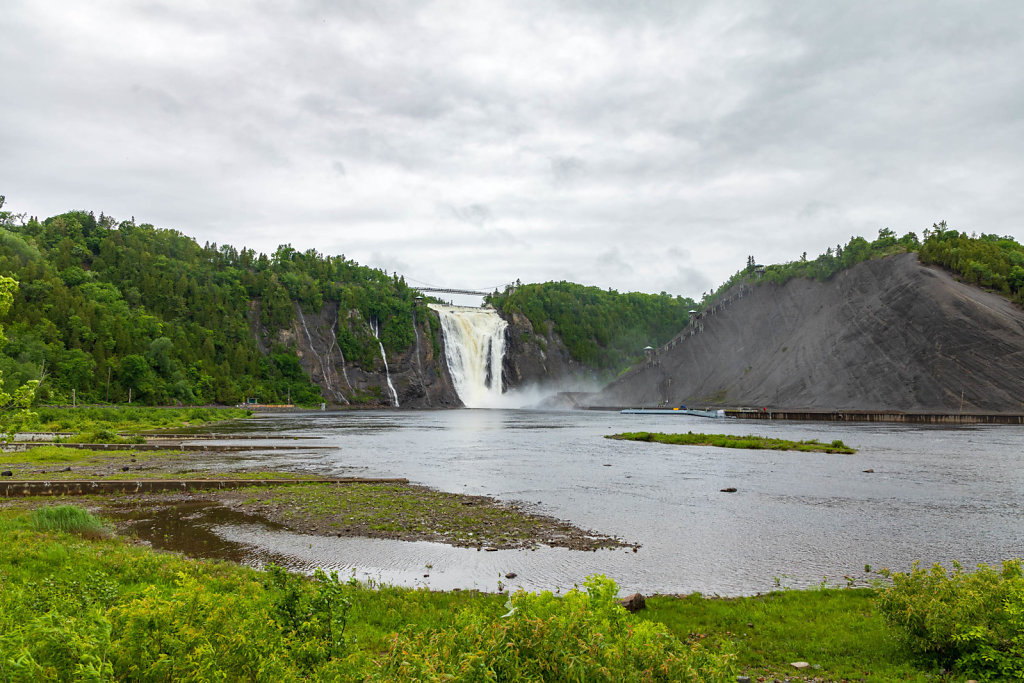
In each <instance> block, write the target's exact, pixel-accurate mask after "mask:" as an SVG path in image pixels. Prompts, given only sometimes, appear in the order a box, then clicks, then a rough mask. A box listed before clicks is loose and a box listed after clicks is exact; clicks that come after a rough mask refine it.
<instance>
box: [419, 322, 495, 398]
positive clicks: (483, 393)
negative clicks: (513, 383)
mask: <svg viewBox="0 0 1024 683" xmlns="http://www.w3.org/2000/svg"><path fill="white" fill-rule="evenodd" d="M429 306H430V308H431V309H433V310H435V311H437V314H438V316H439V317H440V319H441V331H442V333H443V334H444V355H445V358H446V359H447V361H448V371H449V373H450V374H451V376H452V382H453V383H454V384H455V391H456V393H458V395H459V399H461V400H462V403H463V405H465V406H466V407H467V408H491V407H498V406H500V405H501V403H502V401H501V390H502V386H501V363H502V359H503V358H504V357H505V328H506V327H508V323H506V322H505V321H504V320H502V319H501V316H499V315H498V313H497V311H495V310H494V309H490V308H470V307H468V306H442V305H439V304H430V305H429Z"/></svg>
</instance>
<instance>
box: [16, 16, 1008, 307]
mask: <svg viewBox="0 0 1024 683" xmlns="http://www.w3.org/2000/svg"><path fill="white" fill-rule="evenodd" d="M3 4H4V9H3V12H2V13H0V194H5V195H7V199H8V207H7V208H10V209H13V210H15V211H18V212H26V213H28V214H30V215H37V216H39V217H40V218H43V217H46V216H50V215H53V214H56V213H60V212H63V211H66V210H70V209H86V210H92V211H95V212H96V213H97V214H99V212H101V211H102V212H105V213H107V214H108V215H113V216H114V217H116V218H118V219H125V218H129V217H131V216H135V218H136V219H137V220H138V221H140V222H148V223H153V224H154V225H156V226H158V227H164V228H175V229H178V230H180V231H182V232H184V233H186V234H188V235H191V236H193V237H195V238H196V239H197V240H198V241H199V242H200V243H203V242H204V241H211V242H217V243H219V244H223V243H231V244H234V245H236V246H243V245H244V246H249V247H252V248H255V249H257V250H261V251H272V250H273V249H275V248H276V246H277V245H278V244H281V243H286V242H287V243H291V244H292V245H293V246H294V247H295V248H297V249H299V250H305V249H309V248H315V249H317V250H319V251H321V252H323V253H330V254H341V253H343V254H345V255H346V256H348V257H349V258H353V259H355V260H357V261H359V262H361V263H365V264H368V265H372V266H377V267H382V268H386V269H388V270H389V271H391V270H397V271H398V272H400V273H402V274H404V275H406V276H407V277H408V278H410V279H411V281H413V282H423V283H429V284H446V285H450V286H458V287H488V288H490V287H493V286H495V285H499V284H501V283H505V282H509V281H512V280H515V279H516V278H519V279H521V280H522V281H524V282H535V281H545V280H562V279H565V280H571V281H575V282H581V283H584V284H595V285H599V286H601V287H613V288H615V289H618V290H620V291H627V290H639V291H648V292H659V291H662V290H664V291H668V292H670V293H673V294H684V295H688V296H694V297H699V296H700V295H701V293H702V292H703V291H704V290H707V289H711V288H713V287H715V286H717V285H718V284H720V283H721V281H722V280H724V279H725V278H726V277H728V276H729V275H730V274H732V273H733V272H735V271H736V270H738V269H739V268H741V267H742V266H743V265H744V264H745V261H746V257H747V255H748V254H753V255H754V256H755V257H756V258H757V260H758V261H760V262H764V263H774V262H781V261H788V260H793V259H795V258H798V257H799V255H800V253H801V252H804V251H807V252H808V253H809V254H810V255H811V256H814V255H816V254H818V253H820V252H822V251H824V250H825V248H826V247H828V246H830V245H835V244H836V243H839V242H843V243H845V242H846V241H847V240H848V239H849V238H850V236H852V235H863V236H865V237H869V238H870V237H873V236H875V235H877V232H878V230H879V229H880V228H884V227H890V228H892V229H894V230H896V231H897V232H899V233H904V232H906V231H911V230H912V231H915V232H917V233H918V235H920V234H921V232H922V231H923V230H924V229H925V228H927V227H929V226H931V224H932V223H933V222H936V221H939V220H942V219H945V220H947V221H948V222H949V224H950V225H951V226H953V227H957V228H960V229H963V230H967V231H977V232H990V233H999V234H1009V235H1013V236H1015V237H1016V238H1018V239H1021V238H1024V225H1022V223H1021V217H1022V216H1024V125H1022V122H1024V82H1022V81H1024V66H1022V65H1024V2H1020V0H1007V1H1004V2H970V1H964V2H943V1H941V0H923V1H921V2H900V1H892V0H890V1H888V2H881V1H879V2H870V1H869V2H820V1H819V0H806V1H804V2H799V1H796V0H784V1H779V2H758V1H753V0H750V1H737V2H728V1H725V2H723V1H718V0H716V1H708V2H696V1H695V2H657V3H655V2H641V1H638V0H632V1H625V0H623V1H621V2H582V1H580V2H562V3H557V2H551V1H548V0H545V1H538V2H529V1H513V2H507V3H503V2H495V1H489V2H466V1H461V2H386V1H382V0H369V1H367V2H328V1H326V0H324V1H323V2H299V1H295V2H288V1H287V0H284V1H279V0H274V1H270V0H268V1H266V2H247V3H242V2H208V1H206V0H203V1H201V2H198V1H189V0H173V1H172V2H142V1H138V0H124V1H116V0H108V1H94V2H81V1H80V0H73V1H67V2H48V1H45V0H42V1H40V0H5V2H4V3H3Z"/></svg>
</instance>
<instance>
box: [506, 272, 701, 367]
mask: <svg viewBox="0 0 1024 683" xmlns="http://www.w3.org/2000/svg"><path fill="white" fill-rule="evenodd" d="M487 300H488V302H489V303H491V304H492V305H493V306H494V307H495V308H497V309H500V310H502V311H504V312H506V313H513V312H518V313H522V314H523V315H525V316H526V317H527V318H529V320H530V323H531V324H532V325H533V329H534V330H535V331H536V332H538V333H540V334H542V335H546V334H547V333H548V324H549V323H550V324H551V325H552V327H553V330H554V332H555V333H557V334H558V335H559V336H561V338H562V341H563V342H565V346H566V348H567V349H568V350H569V353H570V354H572V356H573V358H575V359H576V360H578V361H580V362H581V363H584V364H586V365H588V366H590V367H592V368H595V369H598V370H602V371H607V372H613V373H614V372H617V371H618V370H621V369H622V368H623V367H625V366H626V365H628V364H629V363H630V362H631V361H633V360H635V359H636V358H637V357H638V356H642V349H643V348H644V347H645V346H647V345H649V344H650V345H653V346H658V345H660V344H663V343H665V342H667V341H668V340H669V339H671V338H672V335H674V334H675V333H676V332H678V331H679V330H681V329H683V327H684V326H685V325H686V321H687V320H688V318H689V311H690V309H691V308H693V306H694V302H693V300H692V299H688V298H684V297H680V296H670V295H668V294H666V293H664V292H662V293H661V294H641V293H639V292H629V293H626V294H620V293H619V292H616V291H614V290H611V289H609V290H603V289H600V288H598V287H586V286H584V285H577V284H573V283H571V282H545V283H543V284H531V285H520V286H518V287H509V288H507V289H506V290H505V291H504V292H501V293H499V292H495V293H494V294H492V295H490V296H489V297H488V298H487Z"/></svg>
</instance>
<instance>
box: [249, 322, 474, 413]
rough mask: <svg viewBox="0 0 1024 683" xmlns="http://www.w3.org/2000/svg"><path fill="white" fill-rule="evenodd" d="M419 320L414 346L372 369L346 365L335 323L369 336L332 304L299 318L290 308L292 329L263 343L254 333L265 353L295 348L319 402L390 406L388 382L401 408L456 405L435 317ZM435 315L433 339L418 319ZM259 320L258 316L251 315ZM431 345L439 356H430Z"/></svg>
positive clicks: (378, 359)
mask: <svg viewBox="0 0 1024 683" xmlns="http://www.w3.org/2000/svg"><path fill="white" fill-rule="evenodd" d="M418 315H419V316H420V318H421V319H418V320H417V321H416V325H415V343H414V344H413V346H412V347H411V348H409V349H408V350H406V351H405V352H404V353H401V354H397V355H396V356H395V357H391V356H390V355H389V356H388V358H387V369H385V365H384V359H383V358H382V357H381V356H380V355H377V356H376V357H375V360H374V366H373V367H372V368H362V367H360V366H358V365H357V364H355V363H353V362H351V361H349V360H346V359H345V356H344V354H343V353H342V350H341V347H340V346H339V345H338V339H337V330H338V325H339V320H340V323H341V324H342V325H349V326H350V327H352V328H356V327H361V328H362V330H365V331H366V332H368V333H371V334H372V331H371V328H370V325H369V324H368V323H367V321H365V320H364V319H363V318H362V316H361V315H360V313H359V312H358V311H355V310H352V311H339V310H338V306H337V304H336V303H334V302H326V303H325V304H324V305H323V307H322V308H321V309H320V311H319V312H318V313H316V314H312V313H304V312H303V311H302V309H301V308H300V307H299V306H298V305H296V306H295V316H294V321H293V323H292V327H291V329H288V330H283V331H281V332H279V333H278V334H277V335H276V336H275V337H274V338H273V339H268V338H267V335H266V334H265V332H263V331H262V330H259V329H258V328H254V334H255V336H256V339H257V341H258V343H259V344H260V347H261V350H262V351H264V352H266V351H267V349H268V348H269V347H270V345H271V343H280V344H284V345H286V346H291V347H293V348H295V351H296V353H297V355H298V356H299V360H300V362H301V363H302V368H303V370H305V372H306V374H308V375H309V377H310V379H311V380H312V381H313V382H315V383H316V384H317V385H319V386H320V389H321V392H322V393H323V396H324V398H326V399H327V400H328V401H329V402H331V403H333V404H336V405H365V406H368V407H393V406H394V405H395V401H394V397H393V396H392V393H391V389H390V387H389V386H388V377H389V376H390V379H391V384H392V385H393V386H394V388H395V393H396V394H397V396H398V405H399V407H402V408H453V407H458V406H461V405H462V403H461V401H459V397H458V395H457V394H456V393H455V389H454V387H453V385H452V381H451V377H450V376H449V375H448V366H447V364H446V363H445V360H444V351H443V344H444V340H443V339H441V333H440V325H439V324H438V323H437V320H436V314H435V313H433V312H430V311H426V312H418ZM424 315H432V316H434V324H433V325H432V329H433V334H434V335H436V339H435V338H432V334H431V331H430V330H429V329H428V327H427V325H426V324H425V321H424V320H422V316H424ZM251 319H253V320H258V319H259V316H258V312H256V314H255V315H253V316H251ZM435 341H437V342H438V344H439V346H438V347H437V348H439V349H441V352H440V353H437V352H436V351H435Z"/></svg>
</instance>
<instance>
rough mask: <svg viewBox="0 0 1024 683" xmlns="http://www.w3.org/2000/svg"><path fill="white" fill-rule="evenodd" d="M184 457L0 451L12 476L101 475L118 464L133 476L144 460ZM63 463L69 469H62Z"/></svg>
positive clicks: (0, 461)
mask: <svg viewBox="0 0 1024 683" xmlns="http://www.w3.org/2000/svg"><path fill="white" fill-rule="evenodd" d="M187 457H188V456H184V454H183V453H182V452H181V451H173V450H167V451H138V452H137V451H97V450H91V449H86V448H63V447H61V446H36V447H33V448H31V449H29V450H27V451H24V452H12V453H0V469H4V470H10V471H11V472H12V473H13V478H14V479H102V478H106V477H109V476H111V475H114V474H115V473H116V474H121V471H120V470H121V467H125V466H127V467H130V468H131V470H130V471H129V472H126V473H123V474H124V475H126V476H129V477H133V478H134V477H138V476H139V473H138V471H137V470H138V468H140V467H144V466H146V464H147V463H153V462H156V463H160V464H161V465H166V464H167V461H168V460H170V459H175V460H176V459H179V458H180V459H182V464H185V463H187V460H185V458H187ZM66 467H70V468H71V469H70V470H68V471H64V468H66ZM164 471H166V470H164ZM153 476H157V475H156V474H154V475H153Z"/></svg>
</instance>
